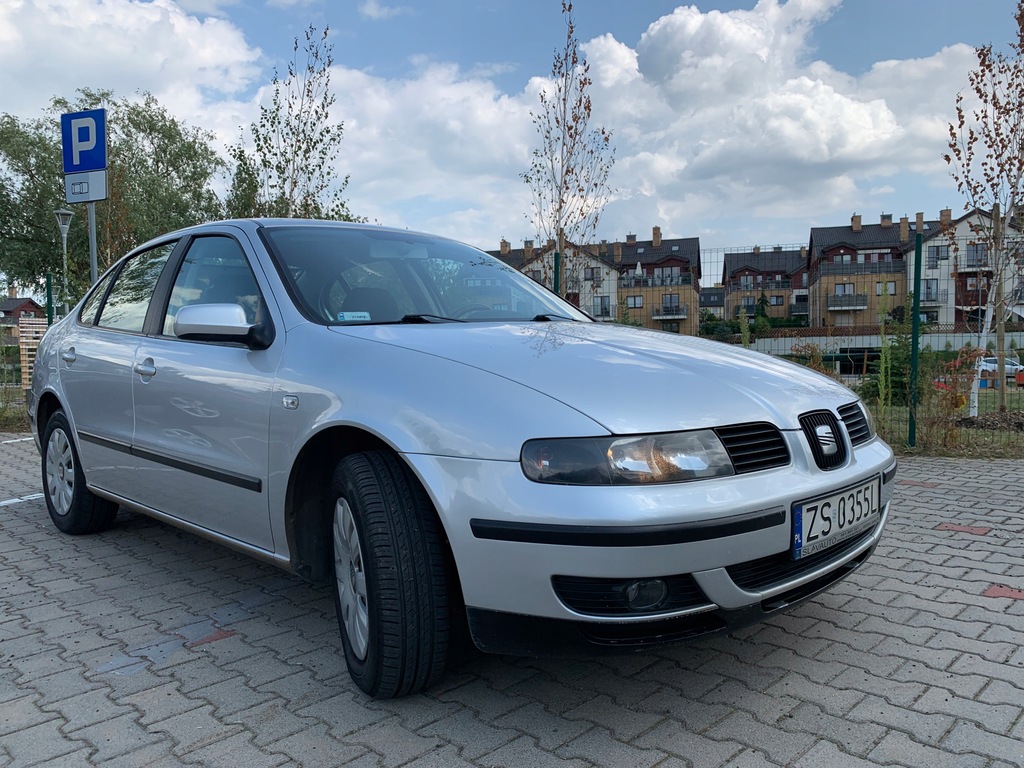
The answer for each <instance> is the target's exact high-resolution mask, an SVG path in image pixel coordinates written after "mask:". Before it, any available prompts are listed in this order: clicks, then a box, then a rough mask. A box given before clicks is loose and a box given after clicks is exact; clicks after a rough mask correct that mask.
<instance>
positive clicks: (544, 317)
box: [533, 312, 576, 323]
mask: <svg viewBox="0 0 1024 768" xmlns="http://www.w3.org/2000/svg"><path fill="white" fill-rule="evenodd" d="M552 320H568V321H570V322H576V321H575V320H573V319H572V318H571V317H566V316H565V315H556V314H555V313H553V312H544V313H542V314H539V315H534V316H533V322H535V323H544V322H550V321H552Z"/></svg>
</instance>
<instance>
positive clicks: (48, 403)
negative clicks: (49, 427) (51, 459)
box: [36, 392, 74, 443]
mask: <svg viewBox="0 0 1024 768" xmlns="http://www.w3.org/2000/svg"><path fill="white" fill-rule="evenodd" d="M57 411H64V412H65V415H66V414H67V410H66V409H65V408H64V404H63V403H61V401H60V398H58V397H57V395H55V394H54V393H53V392H44V393H43V394H42V395H40V396H39V403H38V404H37V405H36V436H37V437H38V438H39V441H40V443H42V440H43V433H44V432H45V431H46V423H47V422H48V421H49V420H50V417H51V416H53V414H54V413H56V412H57ZM73 437H74V436H72V438H73Z"/></svg>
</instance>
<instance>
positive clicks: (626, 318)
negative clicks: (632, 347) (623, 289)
mask: <svg viewBox="0 0 1024 768" xmlns="http://www.w3.org/2000/svg"><path fill="white" fill-rule="evenodd" d="M615 322H616V323H618V324H619V325H631V326H633V327H634V328H642V327H643V323H642V322H640V321H639V320H637V319H636V318H635V317H633V315H632V313H630V311H629V307H628V306H627V304H626V297H625V296H623V297H622V298H621V299H619V306H618V316H617V317H616V319H615Z"/></svg>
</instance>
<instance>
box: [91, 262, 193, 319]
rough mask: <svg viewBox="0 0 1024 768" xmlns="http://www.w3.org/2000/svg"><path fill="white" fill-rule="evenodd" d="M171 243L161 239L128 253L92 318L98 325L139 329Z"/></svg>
mask: <svg viewBox="0 0 1024 768" xmlns="http://www.w3.org/2000/svg"><path fill="white" fill-rule="evenodd" d="M175 245H177V243H176V242H171V243H164V244H163V245H158V246H156V247H155V248H151V249H150V250H148V251H143V252H142V253H139V254H136V255H135V256H132V258H131V259H130V260H129V261H128V262H127V263H126V264H125V265H124V267H123V268H122V269H121V271H120V273H118V275H117V279H116V280H115V281H114V285H113V287H112V288H111V289H110V295H109V296H108V297H107V300H106V302H105V303H104V305H103V309H102V310H100V316H99V319H98V320H97V322H96V324H97V325H98V326H100V327H101V328H112V329H114V330H118V331H132V332H134V333H141V332H142V327H143V325H145V322H146V312H148V311H149V300H150V299H151V298H152V296H153V289H154V288H156V281H157V279H158V278H159V277H160V273H161V272H162V271H163V268H164V264H165V263H167V257H168V256H170V255H171V251H173V250H174V246H175Z"/></svg>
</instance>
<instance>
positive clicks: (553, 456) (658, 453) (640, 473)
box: [520, 429, 735, 485]
mask: <svg viewBox="0 0 1024 768" xmlns="http://www.w3.org/2000/svg"><path fill="white" fill-rule="evenodd" d="M520 463H521V464H522V467H523V473H524V474H525V475H526V476H527V477H528V478H529V479H530V480H534V481H535V482H538V483H558V484H561V485H640V484H643V483H683V482H686V481H688V480H699V479H701V478H705V477H724V476H726V475H732V474H734V473H735V471H734V470H733V467H732V462H731V461H730V460H729V454H728V453H726V450H725V447H724V446H723V445H722V442H721V440H719V439H718V436H717V435H716V434H715V433H714V432H712V431H711V430H708V429H704V430H698V431H694V432H672V433H668V434H662V435H633V436H629V437H580V438H551V439H545V440H530V441H528V442H526V443H525V444H524V445H523V451H522V455H521V456H520Z"/></svg>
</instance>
